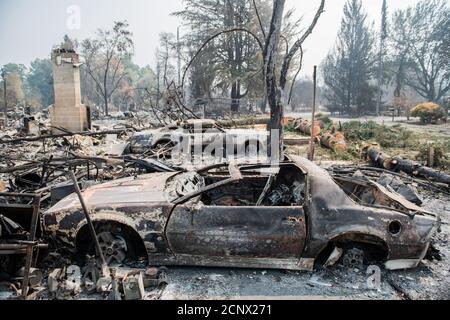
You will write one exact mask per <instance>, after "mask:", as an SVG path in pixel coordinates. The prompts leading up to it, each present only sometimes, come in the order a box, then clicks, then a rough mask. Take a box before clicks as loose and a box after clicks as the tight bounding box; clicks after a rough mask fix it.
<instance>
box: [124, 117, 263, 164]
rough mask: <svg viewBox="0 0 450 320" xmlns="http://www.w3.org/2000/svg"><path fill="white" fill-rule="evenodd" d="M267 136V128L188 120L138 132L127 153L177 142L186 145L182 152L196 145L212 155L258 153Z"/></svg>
mask: <svg viewBox="0 0 450 320" xmlns="http://www.w3.org/2000/svg"><path fill="white" fill-rule="evenodd" d="M268 136H269V134H268V132H266V131H258V130H243V129H224V128H222V127H221V126H220V125H218V124H217V123H216V122H215V121H214V120H186V121H181V122H178V123H174V124H171V125H168V126H165V127H163V128H160V129H156V130H148V131H144V132H140V133H136V134H135V135H134V136H133V137H132V138H131V139H130V143H129V147H128V152H129V153H131V154H138V153H144V152H145V151H147V150H149V149H159V148H162V147H164V146H166V145H177V146H180V147H182V148H184V149H183V150H180V151H189V152H192V151H195V150H194V148H196V147H197V148H199V151H200V152H204V151H207V152H209V153H211V154H213V153H216V152H217V150H220V154H221V155H222V154H223V155H224V156H226V154H227V153H230V154H235V153H242V154H244V153H245V154H249V153H250V152H251V151H253V150H252V148H253V149H255V151H256V152H264V150H265V149H266V146H267V142H268ZM208 147H209V148H208ZM207 148H208V149H207Z"/></svg>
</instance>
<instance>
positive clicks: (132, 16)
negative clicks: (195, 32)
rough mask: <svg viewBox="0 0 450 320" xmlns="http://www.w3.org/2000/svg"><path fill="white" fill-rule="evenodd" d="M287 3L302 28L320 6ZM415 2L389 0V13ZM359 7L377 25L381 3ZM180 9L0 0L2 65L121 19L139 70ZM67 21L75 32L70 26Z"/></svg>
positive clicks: (331, 20)
mask: <svg viewBox="0 0 450 320" xmlns="http://www.w3.org/2000/svg"><path fill="white" fill-rule="evenodd" d="M345 1H346V0H327V3H326V12H325V13H324V14H323V16H322V17H321V19H320V21H319V24H318V26H317V28H316V30H315V31H314V33H313V35H312V36H311V37H310V38H309V40H308V41H307V43H306V44H305V49H306V55H305V68H304V71H303V76H305V75H306V74H309V73H311V72H312V68H313V66H314V64H320V63H321V61H322V59H323V58H324V57H325V55H326V54H327V52H328V50H329V49H330V47H331V46H332V45H333V44H334V42H335V39H336V35H337V31H338V28H339V23H340V20H341V17H342V9H343V6H344V3H345ZM449 1H450V0H449ZM287 2H288V6H289V7H294V8H295V9H296V15H297V16H298V17H301V16H303V17H304V20H303V21H304V24H305V26H306V25H307V24H308V23H309V22H310V21H311V19H312V17H313V15H314V13H315V11H316V9H317V7H318V6H319V3H320V1H319V0H307V1H306V0H287ZM416 2H418V0H388V5H389V11H390V13H392V12H393V11H394V10H396V9H399V8H406V7H408V6H409V5H413V4H415V3H416ZM363 3H364V6H365V8H366V11H367V12H368V13H369V18H370V20H373V21H375V23H376V25H379V20H380V12H381V3H382V0H363ZM74 5H75V6H76V7H77V8H79V9H80V15H79V16H80V25H79V28H77V26H76V25H77V24H76V21H77V19H75V20H74V19H70V17H74V15H71V13H68V10H69V11H70V10H71V9H73V6H74ZM182 6H183V1H182V0H0V65H3V64H5V63H9V62H15V63H22V64H25V65H29V63H30V61H31V60H33V59H35V58H46V57H48V56H49V55H50V50H51V48H52V46H53V45H55V44H57V43H60V42H61V41H62V37H63V36H64V34H69V35H70V36H71V37H74V38H77V39H83V38H86V37H90V36H92V35H93V34H94V33H95V31H96V30H97V29H98V28H109V27H111V25H112V21H117V20H123V19H126V20H128V22H129V23H130V27H131V29H132V31H133V33H134V41H135V51H136V54H135V58H134V61H135V62H136V63H137V64H139V65H142V66H143V65H147V64H150V65H153V63H154V60H155V59H154V56H155V49H156V47H157V45H158V34H159V33H161V32H174V33H175V32H176V29H177V26H178V25H179V23H180V22H179V21H178V19H177V18H174V17H171V16H170V13H171V12H174V11H176V10H179V9H181V8H182ZM73 12H74V11H72V13H73ZM75 16H76V15H75ZM68 22H69V24H70V23H71V24H72V26H75V29H73V27H72V28H69V27H68ZM310 70H311V72H310Z"/></svg>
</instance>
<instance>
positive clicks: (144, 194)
mask: <svg viewBox="0 0 450 320" xmlns="http://www.w3.org/2000/svg"><path fill="white" fill-rule="evenodd" d="M226 169H227V165H216V166H211V167H209V168H205V169H203V170H199V171H196V172H177V173H173V172H171V173H156V174H150V175H145V176H140V177H137V178H128V179H122V180H118V181H115V182H111V183H107V184H103V185H98V186H95V187H91V188H88V189H87V190H85V191H84V192H83V197H84V198H85V201H86V203H87V204H88V206H89V208H90V215H91V218H92V220H93V221H94V222H95V225H96V229H97V232H98V236H99V239H100V243H101V247H102V250H104V252H105V255H106V256H107V257H108V260H109V262H118V263H124V262H126V261H127V260H134V259H137V258H139V257H145V258H146V259H148V263H149V264H150V265H166V266H167V265H189V266H216V267H217V266H220V267H243V268H273V269H287V270H309V271H311V270H313V268H314V266H315V265H316V263H319V262H320V261H322V260H323V261H326V260H327V258H328V257H329V256H330V254H331V253H332V252H333V248H334V249H336V247H339V248H344V249H346V248H351V247H352V246H358V247H360V248H364V250H366V249H367V248H370V249H371V250H366V252H369V253H371V252H376V253H377V255H379V256H377V257H370V254H367V256H366V257H367V259H372V258H373V259H377V261H378V260H383V261H384V262H385V266H386V268H388V269H391V270H394V269H406V268H414V267H416V266H417V265H418V264H419V263H420V261H421V260H422V259H423V258H424V257H425V255H426V252H427V250H428V247H429V244H430V239H431V237H432V236H433V235H434V234H435V232H436V231H437V230H438V229H439V226H440V219H439V218H438V217H437V216H436V215H434V214H432V213H429V212H426V211H424V210H422V209H421V208H420V207H418V206H416V205H414V204H412V203H410V202H408V201H406V200H404V199H403V198H401V197H399V196H398V195H396V194H394V193H391V192H389V191H388V190H386V189H385V188H384V187H382V186H381V185H379V184H376V183H373V182H367V181H363V182H360V181H356V180H351V179H340V178H339V177H335V178H332V177H331V176H330V175H329V174H328V173H327V172H326V171H324V170H322V169H320V168H319V167H317V166H316V165H315V164H313V163H312V162H310V161H308V160H306V159H303V158H300V157H294V156H289V157H288V159H287V160H286V161H285V162H283V163H280V164H278V165H277V166H276V167H273V166H270V165H264V164H255V165H248V164H246V165H232V164H230V165H228V170H226ZM355 181H356V182H355ZM44 225H45V228H46V231H47V232H48V233H50V234H51V235H52V236H54V237H55V238H56V239H57V240H59V241H61V242H63V243H65V244H66V245H67V246H69V247H70V248H72V249H73V250H74V251H76V252H78V253H80V254H85V253H86V252H89V250H93V248H92V246H91V245H90V243H92V241H91V238H90V234H89V231H88V228H87V225H86V223H85V221H84V215H83V212H82V210H81V208H80V205H79V202H78V199H77V197H76V196H75V195H71V196H69V197H67V198H65V199H64V200H62V201H61V202H59V203H58V204H57V205H56V206H54V207H53V208H51V209H50V210H49V211H47V212H46V213H45V215H44ZM372 249H373V250H372Z"/></svg>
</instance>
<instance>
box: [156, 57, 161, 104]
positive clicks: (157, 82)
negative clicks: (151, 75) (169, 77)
mask: <svg viewBox="0 0 450 320" xmlns="http://www.w3.org/2000/svg"><path fill="white" fill-rule="evenodd" d="M160 77H161V66H160V65H159V61H158V62H157V64H156V106H157V107H159V100H160V95H161V88H160V85H161V83H160Z"/></svg>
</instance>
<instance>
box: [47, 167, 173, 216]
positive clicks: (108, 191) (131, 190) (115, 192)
mask: <svg viewBox="0 0 450 320" xmlns="http://www.w3.org/2000/svg"><path fill="white" fill-rule="evenodd" d="M176 174H177V173H174V172H170V173H153V174H147V175H143V176H140V177H138V178H125V179H120V180H116V181H113V182H109V183H104V184H99V185H97V186H94V187H91V188H87V189H86V190H84V191H83V192H82V195H83V199H84V201H85V202H86V205H87V206H88V208H90V209H93V208H98V207H110V206H120V205H133V204H139V205H143V204H151V203H166V202H168V201H169V200H168V196H167V194H166V193H165V190H164V189H165V186H166V182H167V180H168V179H170V178H171V177H173V176H175V175H176ZM73 208H81V205H80V201H79V199H78V196H77V195H76V194H75V193H73V194H71V195H69V196H68V197H66V198H64V199H63V200H61V201H60V202H58V203H57V204H56V205H55V206H53V207H52V208H50V209H49V210H48V211H47V212H46V213H49V214H51V213H56V212H60V211H65V210H69V209H73Z"/></svg>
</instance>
